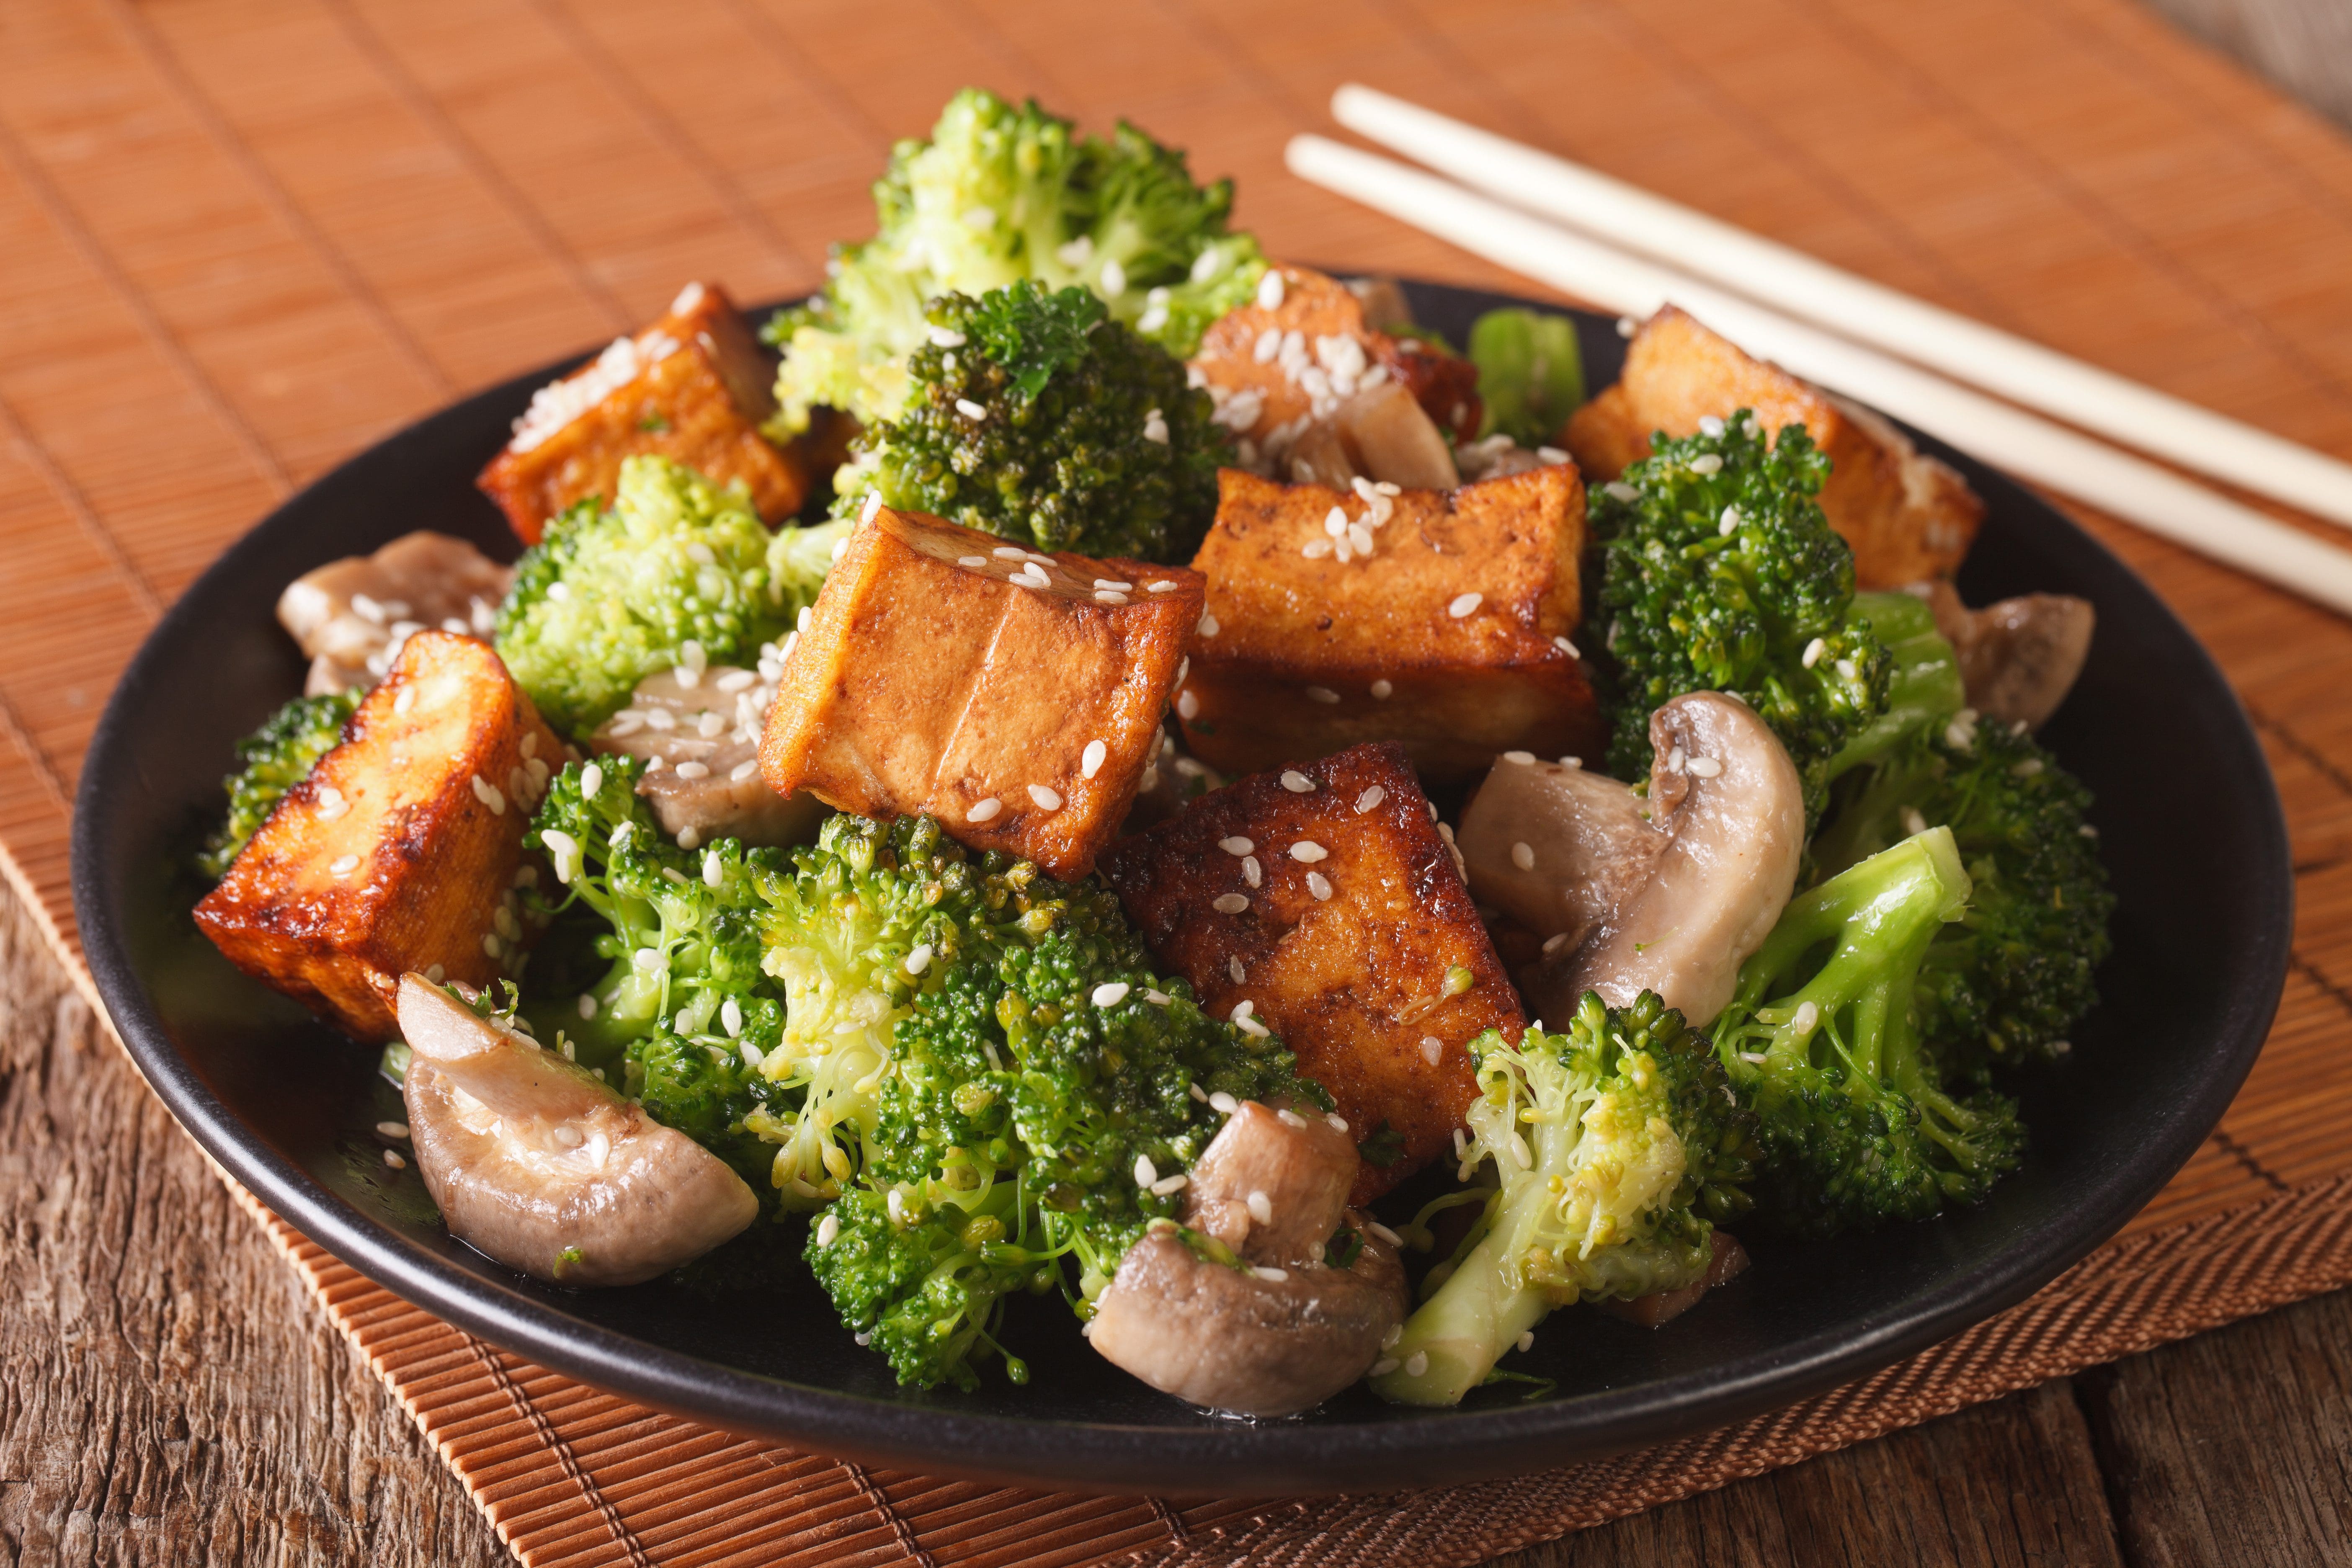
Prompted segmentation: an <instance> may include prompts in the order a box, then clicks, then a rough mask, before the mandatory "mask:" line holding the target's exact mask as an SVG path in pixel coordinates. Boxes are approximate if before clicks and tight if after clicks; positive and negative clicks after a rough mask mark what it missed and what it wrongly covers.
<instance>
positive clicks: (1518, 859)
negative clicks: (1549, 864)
mask: <svg viewBox="0 0 2352 1568" xmlns="http://www.w3.org/2000/svg"><path fill="white" fill-rule="evenodd" d="M1511 864H1512V865H1514V866H1517V868H1519V869H1520V870H1522V871H1532V870H1534V869H1535V868H1536V851H1535V846H1533V845H1531V844H1525V843H1521V844H1514V845H1512V846H1511Z"/></svg>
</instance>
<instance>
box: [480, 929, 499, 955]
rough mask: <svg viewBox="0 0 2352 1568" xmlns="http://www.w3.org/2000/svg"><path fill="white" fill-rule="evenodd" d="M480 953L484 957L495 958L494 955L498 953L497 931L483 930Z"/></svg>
mask: <svg viewBox="0 0 2352 1568" xmlns="http://www.w3.org/2000/svg"><path fill="white" fill-rule="evenodd" d="M482 954H483V956H484V957H486V958H496V957H498V955H499V933H498V932H496V931H484V932H483V933H482Z"/></svg>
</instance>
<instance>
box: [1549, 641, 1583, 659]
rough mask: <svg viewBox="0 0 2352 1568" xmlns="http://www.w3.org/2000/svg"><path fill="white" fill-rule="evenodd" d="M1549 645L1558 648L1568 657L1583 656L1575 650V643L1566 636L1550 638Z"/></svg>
mask: <svg viewBox="0 0 2352 1568" xmlns="http://www.w3.org/2000/svg"><path fill="white" fill-rule="evenodd" d="M1551 646H1552V647H1556V648H1558V649H1559V651H1560V652H1562V653H1564V654H1566V655H1568V657H1569V658H1583V657H1584V656H1583V655H1582V654H1580V653H1579V652H1577V651H1576V645H1575V644H1574V643H1572V642H1570V641H1569V640H1568V639H1567V638H1566V637H1554V638H1552V639H1551Z"/></svg>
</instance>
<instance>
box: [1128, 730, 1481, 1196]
mask: <svg viewBox="0 0 2352 1568" xmlns="http://www.w3.org/2000/svg"><path fill="white" fill-rule="evenodd" d="M1103 874H1104V876H1105V877H1107V878H1108V879H1109V880H1110V884H1111V886H1112V887H1114V888H1116V889H1118V896H1119V899H1120V900H1121V901H1122V902H1123V903H1125V904H1126V906H1127V912H1128V913H1129V916H1131V917H1132V918H1133V919H1134V921H1135V922H1136V925H1137V926H1138V927H1139V929H1140V930H1141V931H1142V932H1143V938H1144V941H1145V942H1148V943H1149V944H1150V948H1151V951H1152V953H1153V955H1154V956H1155V957H1156V958H1157V959H1158V960H1159V962H1160V963H1161V964H1162V965H1164V966H1166V967H1167V968H1169V969H1170V970H1172V971H1173V972H1174V973H1178V974H1181V975H1182V976H1183V977H1184V979H1185V980H1186V981H1187V982H1189V983H1190V984H1192V989H1193V991H1194V993H1195V994H1198V995H1199V997H1200V999H1201V1005H1202V1007H1204V1008H1206V1009H1208V1010H1209V1011H1210V1012H1212V1013H1214V1014H1215V1015H1216V1016H1219V1017H1229V1016H1232V1015H1233V1013H1234V1009H1236V1008H1237V1007H1239V1006H1240V1005H1242V1004H1243V1003H1245V1002H1246V1003H1248V1004H1249V1005H1250V1015H1249V1016H1252V1017H1254V1018H1255V1019H1258V1020H1261V1021H1262V1022H1263V1026H1265V1027H1266V1028H1268V1029H1271V1030H1272V1031H1273V1032H1274V1033H1275V1034H1276V1036H1278V1037H1280V1038H1281V1040H1282V1043H1283V1044H1284V1045H1286V1046H1287V1047H1290V1048H1291V1049H1292V1050H1293V1051H1296V1052H1297V1054H1298V1061H1299V1066H1300V1068H1301V1070H1303V1071H1304V1072H1306V1073H1307V1075H1308V1076H1309V1077H1311V1078H1313V1079H1315V1080H1316V1081H1317V1082H1318V1083H1320V1084H1321V1085H1322V1086H1323V1087H1324V1088H1325V1089H1328V1090H1329V1091H1330V1094H1331V1098H1332V1100H1333V1101H1334V1102H1335V1103H1336V1104H1337V1106H1338V1107H1339V1114H1340V1115H1341V1116H1342V1117H1344V1118H1345V1119H1346V1120H1347V1122H1348V1125H1349V1129H1350V1130H1351V1131H1353V1132H1354V1133H1355V1136H1356V1138H1357V1139H1358V1140H1359V1143H1360V1148H1361V1152H1363V1155H1364V1162H1365V1163H1364V1165H1363V1168H1362V1169H1361V1170H1360V1171H1359V1172H1358V1173H1357V1177H1356V1186H1355V1190H1354V1192H1353V1193H1352V1194H1350V1196H1349V1201H1350V1202H1352V1203H1359V1204H1360V1203H1365V1202H1368V1201H1370V1199H1372V1198H1374V1197H1376V1196H1378V1195H1379V1194H1381V1193H1383V1192H1386V1191H1387V1190H1388V1189H1389V1188H1390V1187H1392V1186H1394V1185H1395V1184H1397V1183H1399V1182H1401V1181H1402V1180H1403V1179H1404V1178H1405V1177H1406V1176H1409V1175H1411V1174H1412V1173H1413V1172H1415V1171H1417V1170H1419V1169H1420V1168H1421V1167H1422V1166H1423V1165H1425V1164H1427V1163H1429V1162H1430V1161H1431V1160H1432V1159H1433V1158H1435V1157H1436V1156H1437V1155H1438V1154H1439V1153H1440V1152H1443V1151H1444V1150H1445V1149H1446V1148H1447V1147H1448V1146H1449V1145H1450V1143H1451V1142H1452V1139H1453V1136H1454V1129H1455V1128H1456V1127H1459V1126H1460V1125H1461V1124H1462V1116H1463V1112H1464V1111H1465V1110H1467V1109H1468V1108H1469V1105H1470V1102H1471V1100H1473V1099H1475V1097H1476V1094H1477V1085H1476V1082H1475V1079H1474V1077H1473V1072H1472V1067H1471V1058H1470V1054H1469V1052H1468V1050H1467V1048H1466V1047H1468V1045H1469V1043H1470V1042H1471V1041H1472V1040H1474V1039H1475V1038H1476V1037H1478V1036H1479V1035H1480V1034H1481V1033H1483V1032H1484V1031H1486V1030H1487V1029H1500V1030H1501V1031H1502V1032H1503V1035H1504V1037H1506V1038H1507V1039H1511V1040H1517V1038H1518V1037H1519V1036H1520V1034H1521V1033H1522V1032H1523V1031H1524V1030H1525V1029H1526V1027H1527V1019H1526V1017H1525V1016H1523V1015H1522V1013H1521V1012H1520V1009H1519V999H1518V995H1517V993H1516V992H1514V991H1513V990H1512V989H1511V983H1510V981H1509V979H1508V978H1507V977H1506V976H1505V974H1504V973H1503V966H1502V963H1500V961H1498V960H1497V959H1496V956H1495V950H1494V948H1493V946H1492V945H1491V944H1490V943H1489V942H1487V940H1486V928H1485V927H1484V926H1482V925H1481V924H1479V922H1478V913H1477V910H1475V908H1474V907H1473V906H1472V904H1471V901H1470V891H1469V889H1467V888H1465V887H1464V886H1463V883H1462V877H1461V873H1460V872H1459V871H1458V870H1457V869H1456V868H1455V866H1454V857H1453V854H1452V852H1451V851H1450V849H1449V848H1448V847H1447V845H1446V843H1445V841H1444V838H1442V837H1440V836H1439V833H1438V829H1437V825H1436V822H1435V819H1434V813H1433V811H1432V810H1431V808H1430V805H1429V802H1428V800H1427V798H1426V797H1425V796H1423V794H1422V793H1421V785H1420V784H1419V783H1418V782H1417V781H1416V780H1415V779H1414V777H1413V772H1412V765H1411V764H1410V763H1408V762H1407V761H1406V760H1405V754H1404V750H1403V748H1402V747H1400V746H1397V745H1394V744H1383V745H1367V746H1355V747H1351V748H1349V750H1347V751H1345V752H1340V753H1339V755H1338V756H1335V757H1326V758H1325V759H1324V760H1323V761H1321V762H1319V763H1300V764H1298V765H1297V767H1295V768H1290V769H1286V770H1284V771H1282V772H1280V773H1259V774H1257V775H1255V777H1252V778H1246V779H1243V780H1242V781H1240V782H1239V783H1238V784H1233V785H1232V786H1230V787H1228V788H1225V789H1221V790H1218V791H1217V792H1215V793H1214V794H1213V795H1203V796H1202V797H1201V798H1200V799H1199V800H1198V801H1195V802H1194V803H1193V804H1192V807H1191V808H1190V809H1188V810H1187V811H1186V812H1185V813H1184V815H1183V816H1180V817H1177V818H1175V819H1174V820H1173V821H1171V822H1163V823H1161V824H1160V826H1157V827H1153V828H1151V829H1150V830H1149V831H1147V832H1144V833H1139V834H1137V835H1135V836H1134V837H1129V838H1123V839H1121V840H1120V841H1119V842H1118V844H1116V845H1114V846H1113V847H1111V849H1110V851H1109V852H1108V854H1106V855H1105V856H1104V857H1103Z"/></svg>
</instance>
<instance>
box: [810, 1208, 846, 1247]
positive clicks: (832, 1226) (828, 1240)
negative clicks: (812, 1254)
mask: <svg viewBox="0 0 2352 1568" xmlns="http://www.w3.org/2000/svg"><path fill="white" fill-rule="evenodd" d="M840 1234H841V1220H840V1218H839V1216H837V1215H825V1216H824V1218H823V1219H821V1220H818V1221H817V1222H816V1244H817V1245H818V1246H819V1247H831V1246H832V1245H833V1243H834V1238H835V1237H838V1236H839V1235H840Z"/></svg>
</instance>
